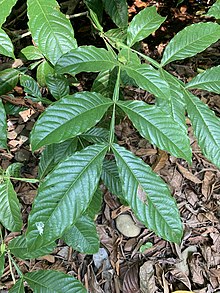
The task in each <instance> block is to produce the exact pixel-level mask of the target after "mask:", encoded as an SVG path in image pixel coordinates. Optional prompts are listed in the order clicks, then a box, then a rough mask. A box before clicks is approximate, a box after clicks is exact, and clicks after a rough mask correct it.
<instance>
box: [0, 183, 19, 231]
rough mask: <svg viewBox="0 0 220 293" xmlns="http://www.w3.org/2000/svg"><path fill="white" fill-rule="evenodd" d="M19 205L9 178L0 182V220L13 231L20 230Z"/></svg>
mask: <svg viewBox="0 0 220 293" xmlns="http://www.w3.org/2000/svg"><path fill="white" fill-rule="evenodd" d="M20 209H21V207H20V203H19V201H18V198H17V194H16V192H15V191H14V187H13V185H12V183H11V181H10V180H9V179H6V180H4V181H2V182H1V183H0V222H1V223H2V224H3V226H4V227H5V228H6V229H8V230H10V231H13V232H17V231H20V230H21V227H22V218H21V210H20Z"/></svg>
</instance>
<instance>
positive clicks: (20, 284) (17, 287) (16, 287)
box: [8, 278, 25, 293]
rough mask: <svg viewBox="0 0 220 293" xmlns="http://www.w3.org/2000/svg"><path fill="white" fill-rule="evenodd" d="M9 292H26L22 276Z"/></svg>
mask: <svg viewBox="0 0 220 293" xmlns="http://www.w3.org/2000/svg"><path fill="white" fill-rule="evenodd" d="M8 293H25V291H24V280H23V278H20V279H19V280H18V281H17V282H16V283H15V285H14V286H13V287H12V288H11V289H10V290H9V291H8Z"/></svg>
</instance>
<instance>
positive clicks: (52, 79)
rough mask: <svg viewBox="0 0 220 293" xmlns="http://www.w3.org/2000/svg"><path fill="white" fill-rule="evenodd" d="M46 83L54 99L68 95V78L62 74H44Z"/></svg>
mask: <svg viewBox="0 0 220 293" xmlns="http://www.w3.org/2000/svg"><path fill="white" fill-rule="evenodd" d="M46 83H47V87H48V89H49V91H50V93H51V95H52V96H53V97H54V98H55V99H56V100H60V99H61V98H62V97H65V96H67V95H69V92H70V89H69V84H68V80H67V79H66V78H65V77H64V76H61V75H51V74H49V75H47V76H46Z"/></svg>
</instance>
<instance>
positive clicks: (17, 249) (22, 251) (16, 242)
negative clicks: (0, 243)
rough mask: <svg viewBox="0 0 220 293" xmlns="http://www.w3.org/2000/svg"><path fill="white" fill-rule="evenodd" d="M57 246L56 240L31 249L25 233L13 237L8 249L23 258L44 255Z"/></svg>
mask: <svg viewBox="0 0 220 293" xmlns="http://www.w3.org/2000/svg"><path fill="white" fill-rule="evenodd" d="M55 247H56V243H55V242H51V243H50V244H49V245H48V243H47V244H46V245H45V246H41V247H40V248H38V249H36V250H33V251H29V250H28V247H27V243H26V238H25V235H20V236H17V237H15V238H13V239H12V240H11V241H10V242H9V245H8V249H10V251H11V253H12V254H13V255H14V256H16V257H18V258H21V259H31V258H36V257H40V256H44V255H48V254H50V253H52V252H53V250H54V248H55Z"/></svg>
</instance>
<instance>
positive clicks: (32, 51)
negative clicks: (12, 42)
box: [21, 46, 44, 60]
mask: <svg viewBox="0 0 220 293" xmlns="http://www.w3.org/2000/svg"><path fill="white" fill-rule="evenodd" d="M21 53H22V54H23V55H24V57H25V58H26V59H27V60H38V59H42V58H44V56H43V54H42V53H41V52H40V50H39V49H38V47H35V46H27V47H25V48H24V49H22V50H21Z"/></svg>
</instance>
